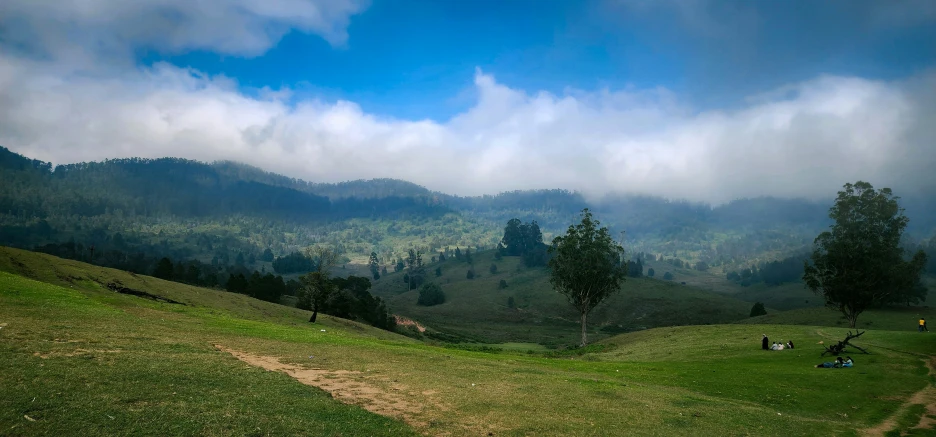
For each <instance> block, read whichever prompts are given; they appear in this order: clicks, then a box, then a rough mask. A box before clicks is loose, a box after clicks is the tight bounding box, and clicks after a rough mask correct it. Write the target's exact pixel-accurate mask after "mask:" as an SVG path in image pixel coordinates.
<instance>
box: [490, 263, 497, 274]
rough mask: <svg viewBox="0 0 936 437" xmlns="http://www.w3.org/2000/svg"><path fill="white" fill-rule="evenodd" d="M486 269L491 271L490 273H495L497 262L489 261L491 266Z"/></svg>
mask: <svg viewBox="0 0 936 437" xmlns="http://www.w3.org/2000/svg"><path fill="white" fill-rule="evenodd" d="M488 270H490V271H491V274H492V275H493V274H495V273H497V264H494V263H491V268H490V269H488Z"/></svg>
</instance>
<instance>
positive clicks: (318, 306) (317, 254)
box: [296, 246, 338, 323]
mask: <svg viewBox="0 0 936 437" xmlns="http://www.w3.org/2000/svg"><path fill="white" fill-rule="evenodd" d="M306 256H307V257H309V258H310V259H312V262H313V263H314V266H315V271H313V272H310V273H306V274H305V275H302V276H300V277H299V283H300V284H301V285H302V286H301V287H300V289H299V296H297V297H298V299H297V301H296V306H297V307H298V308H302V309H305V310H312V317H310V318H309V322H312V323H315V320H316V319H317V318H318V313H319V311H321V310H322V309H323V307H324V305H325V302H326V301H328V298H329V297H330V296H331V294H332V293H333V292H335V285H334V284H332V282H331V281H329V280H328V276H329V274H330V273H331V270H332V269H333V268H334V267H335V264H337V263H338V252H337V251H335V250H333V249H331V248H328V247H323V246H315V247H312V248H309V249H307V250H306Z"/></svg>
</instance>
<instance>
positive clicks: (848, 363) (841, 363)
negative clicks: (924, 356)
mask: <svg viewBox="0 0 936 437" xmlns="http://www.w3.org/2000/svg"><path fill="white" fill-rule="evenodd" d="M920 326H924V325H923V320H922V319H920ZM921 331H922V329H921ZM761 349H763V350H765V351H768V350H769V351H782V350H784V349H793V340H788V341H787V342H786V344H784V343H783V341H782V340H781V341H780V342H779V343H778V342H774V343H773V345H771V344H770V339H769V338H767V334H764V338H763V339H761ZM854 364H855V362H854V361H852V357H845V358H844V359H843V358H842V357H837V358H836V359H835V361H832V362H825V363H820V364H816V367H817V368H824V369H838V368H842V367H852V366H853V365H854Z"/></svg>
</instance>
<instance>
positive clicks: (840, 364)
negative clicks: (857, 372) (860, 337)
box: [816, 357, 852, 369]
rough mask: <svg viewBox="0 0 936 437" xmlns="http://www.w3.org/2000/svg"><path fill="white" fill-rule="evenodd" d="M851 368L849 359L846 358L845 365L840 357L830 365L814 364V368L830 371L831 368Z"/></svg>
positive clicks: (828, 363) (827, 363)
mask: <svg viewBox="0 0 936 437" xmlns="http://www.w3.org/2000/svg"><path fill="white" fill-rule="evenodd" d="M851 366H852V361H851V357H849V358H848V365H846V364H845V360H843V359H842V357H837V358H835V361H834V362H831V363H830V362H828V361H826V362H824V363H821V364H816V368H825V369H832V368H835V369H838V368H841V367H851Z"/></svg>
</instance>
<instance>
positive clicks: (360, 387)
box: [215, 345, 444, 428]
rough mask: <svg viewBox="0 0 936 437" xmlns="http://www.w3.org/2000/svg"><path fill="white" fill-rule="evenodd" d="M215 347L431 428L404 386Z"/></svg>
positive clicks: (344, 398)
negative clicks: (370, 380)
mask: <svg viewBox="0 0 936 437" xmlns="http://www.w3.org/2000/svg"><path fill="white" fill-rule="evenodd" d="M215 347H216V348H217V349H218V350H220V351H223V352H227V353H229V354H231V355H233V356H234V357H235V358H237V359H239V360H241V361H243V362H245V363H247V364H250V365H252V366H257V367H262V368H264V369H266V370H271V371H276V372H283V373H285V374H287V375H289V376H291V377H293V378H295V379H296V380H297V381H299V382H301V383H303V384H306V385H311V386H314V387H318V388H320V389H322V390H325V391H326V392H328V393H330V394H331V395H332V397H334V398H335V399H338V400H339V401H341V402H344V403H346V404H353V405H357V406H360V407H362V408H364V409H366V410H368V411H370V412H372V413H376V414H380V415H381V416H387V417H392V418H395V419H399V420H403V421H404V422H406V423H408V424H410V425H412V426H415V427H419V428H422V427H425V426H427V423H425V422H424V421H422V420H420V415H421V413H423V405H425V403H424V402H418V401H416V400H412V399H407V398H406V397H405V396H404V393H407V392H408V391H409V390H408V389H407V387H405V386H403V385H402V384H397V383H392V382H387V381H381V382H382V384H379V385H383V386H387V387H389V390H386V389H383V388H381V387H378V385H377V384H371V383H369V381H367V380H368V379H371V378H372V377H371V376H369V375H365V374H363V373H361V372H354V371H349V370H327V369H310V368H306V367H302V366H298V365H294V364H286V363H282V362H280V360H279V359H278V358H275V357H266V356H261V355H253V354H249V353H246V352H241V351H236V350H233V349H229V348H226V347H224V346H221V345H215ZM375 382H376V381H375ZM432 394H433V393H429V392H424V393H423V395H427V396H431V395H432ZM425 401H426V402H430V403H429V405H435V406H438V407H442V406H441V405H439V404H438V403H437V402H436V401H435V400H433V399H426V400H425ZM443 409H444V408H443Z"/></svg>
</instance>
